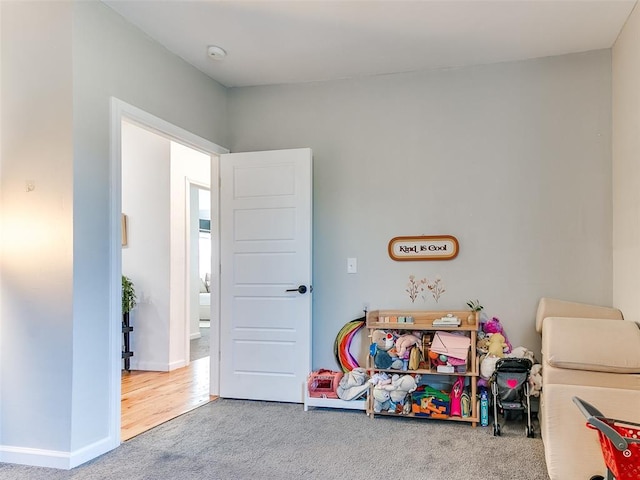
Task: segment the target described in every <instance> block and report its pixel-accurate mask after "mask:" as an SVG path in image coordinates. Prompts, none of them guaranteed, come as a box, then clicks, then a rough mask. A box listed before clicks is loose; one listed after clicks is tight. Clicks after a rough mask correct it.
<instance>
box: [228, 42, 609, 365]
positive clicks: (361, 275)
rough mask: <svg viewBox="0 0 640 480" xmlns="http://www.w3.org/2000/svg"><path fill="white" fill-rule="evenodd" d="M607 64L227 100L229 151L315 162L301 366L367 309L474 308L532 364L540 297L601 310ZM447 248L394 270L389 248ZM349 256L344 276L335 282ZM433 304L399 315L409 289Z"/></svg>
mask: <svg viewBox="0 0 640 480" xmlns="http://www.w3.org/2000/svg"><path fill="white" fill-rule="evenodd" d="M610 64H611V58H610V52H609V51H596V52H590V53H586V54H578V55H568V56H561V57H554V58H545V59H539V60H532V61H523V62H513V63H503V64H497V65H487V66H478V67H472V68H459V69H448V70H438V71H431V72H426V73H409V74H399V75H387V76H379V77H374V78H367V79H360V80H356V79H350V80H343V81H335V82H327V83H315V84H305V85H282V86H271V87H251V88H236V89H231V90H229V118H230V126H229V132H230V135H231V142H230V146H231V149H232V151H234V152H238V151H252V150H270V149H278V148H291V147H311V148H312V149H313V153H314V212H313V213H314V256H313V259H314V278H313V285H314V293H313V295H314V307H313V313H314V328H313V366H314V368H318V367H335V366H336V363H335V360H334V358H333V341H334V339H335V335H336V334H337V332H338V330H339V329H340V327H341V326H342V325H343V324H344V323H345V322H347V321H349V320H351V319H354V318H357V317H358V316H360V315H361V313H362V308H363V304H364V303H368V304H369V305H370V308H372V309H374V308H383V309H389V308H392V309H400V308H403V309H411V308H415V309H428V310H448V309H460V308H463V307H464V305H465V302H466V301H467V300H469V299H472V298H473V299H475V298H478V299H480V301H481V303H483V304H484V306H485V311H486V313H487V314H488V315H489V316H497V317H498V318H500V320H501V321H502V322H503V324H504V327H505V329H506V332H507V335H508V337H509V339H510V340H511V342H512V343H513V344H514V346H516V345H525V346H527V347H529V348H531V349H533V350H534V351H536V352H539V338H538V335H536V333H535V331H534V326H533V323H534V316H535V309H536V305H537V301H538V299H539V297H540V296H543V295H548V296H556V297H560V298H565V299H568V300H576V301H589V302H594V303H600V304H610V303H611V300H612V253H611V243H612V241H611V230H612V213H611V208H612V207H611V138H610V134H611V118H610V115H611V114H610V112H611V68H610ZM429 234H436V235H437V234H452V235H455V236H456V237H457V238H458V240H459V242H460V254H459V256H458V257H457V258H456V259H454V260H452V261H445V262H442V261H441V262H394V261H392V260H391V259H390V258H389V257H388V255H387V243H388V241H389V240H390V239H391V238H392V237H394V236H398V235H429ZM347 257H357V259H358V273H357V274H355V275H349V274H347V273H346V259H347ZM411 274H413V275H415V276H416V277H417V278H418V279H420V278H424V277H426V278H428V279H429V280H434V279H435V278H436V277H437V276H440V277H441V278H442V283H443V284H444V286H445V287H446V292H445V293H444V294H443V295H442V297H441V298H440V300H439V302H438V303H436V302H435V300H434V299H433V298H432V297H431V296H427V298H426V300H422V299H420V298H419V299H418V300H416V302H415V303H413V304H412V303H411V301H410V300H409V297H408V295H407V294H406V292H405V289H406V286H407V281H408V277H409V275H411Z"/></svg>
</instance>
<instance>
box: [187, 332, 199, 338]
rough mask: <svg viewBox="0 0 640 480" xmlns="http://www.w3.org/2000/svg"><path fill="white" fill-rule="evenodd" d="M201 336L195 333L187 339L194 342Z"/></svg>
mask: <svg viewBox="0 0 640 480" xmlns="http://www.w3.org/2000/svg"><path fill="white" fill-rule="evenodd" d="M201 336H202V334H201V333H200V332H196V333H192V334H191V336H190V337H189V339H191V340H195V339H197V338H200V337H201Z"/></svg>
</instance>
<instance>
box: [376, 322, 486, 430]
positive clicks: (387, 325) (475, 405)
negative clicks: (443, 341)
mask: <svg viewBox="0 0 640 480" xmlns="http://www.w3.org/2000/svg"><path fill="white" fill-rule="evenodd" d="M470 313H471V312H469V311H468V310H466V311H462V310H453V311H421V310H413V311H412V310H372V311H370V312H367V320H366V328H367V329H368V330H369V337H371V336H372V333H373V331H374V330H395V331H404V330H407V331H414V332H420V333H421V334H422V335H424V334H428V333H429V332H436V331H444V332H463V333H465V335H467V336H468V337H469V339H470V347H469V354H468V356H467V368H466V371H465V372H462V373H457V372H455V373H443V372H438V371H436V370H435V369H434V368H419V369H414V370H397V369H384V368H377V367H375V365H374V363H373V357H372V356H371V355H368V356H367V372H368V374H369V376H373V375H374V374H376V373H381V372H386V373H388V374H389V376H391V375H393V374H398V375H407V374H409V375H423V376H424V375H429V376H434V377H435V378H437V377H466V378H468V384H469V396H470V399H471V412H470V416H468V417H454V416H448V417H447V418H444V419H441V418H439V419H440V420H445V421H447V420H451V421H456V422H469V423H471V424H472V425H473V426H474V427H475V426H476V424H477V423H478V422H479V421H480V417H479V401H478V400H477V398H476V397H477V393H478V376H479V361H478V357H477V355H476V341H477V337H476V334H477V331H478V314H477V312H476V313H475V314H472V315H473V317H472V318H471V319H470V320H472V321H473V323H469V322H468V319H467V317H469V315H470ZM447 314H451V315H453V316H455V317H458V318H459V319H460V322H461V323H460V326H458V327H454V326H438V325H435V326H434V325H433V322H434V320H436V319H439V318H442V317H446V316H447ZM407 317H409V318H410V319H411V322H410V323H405V322H398V321H397V320H398V319H399V318H400V319H406V318H407ZM386 319H395V321H385V320H386ZM414 348H415V347H414ZM423 353H424V355H425V356H426V353H427V352H423ZM373 404H374V402H373V386H371V387H370V389H369V395H368V397H367V401H366V411H367V415H369V416H371V417H372V418H373V417H374V415H388V416H396V417H410V418H426V419H429V418H430V417H428V416H423V415H416V414H415V413H413V412H412V413H408V414H401V413H392V412H385V411H382V412H374V410H373Z"/></svg>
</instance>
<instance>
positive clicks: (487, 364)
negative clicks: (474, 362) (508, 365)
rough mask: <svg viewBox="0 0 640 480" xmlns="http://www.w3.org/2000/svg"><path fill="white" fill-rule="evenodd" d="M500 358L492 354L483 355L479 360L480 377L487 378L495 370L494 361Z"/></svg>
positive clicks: (496, 361)
mask: <svg viewBox="0 0 640 480" xmlns="http://www.w3.org/2000/svg"><path fill="white" fill-rule="evenodd" d="M498 360H500V358H498V357H495V356H493V355H484V356H483V357H481V360H480V377H482V378H484V379H485V380H489V379H490V378H491V375H493V372H495V370H496V363H498Z"/></svg>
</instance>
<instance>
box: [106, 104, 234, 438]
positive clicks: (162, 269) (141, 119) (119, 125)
mask: <svg viewBox="0 0 640 480" xmlns="http://www.w3.org/2000/svg"><path fill="white" fill-rule="evenodd" d="M123 122H125V123H123ZM127 124H128V125H134V126H136V127H138V128H141V129H143V130H144V131H146V132H147V133H151V134H153V135H155V136H156V138H159V139H160V142H158V145H159V144H160V143H164V146H166V145H169V150H172V149H173V150H175V149H189V150H190V151H191V152H192V153H195V154H198V155H205V156H206V157H207V159H208V163H209V167H210V171H209V172H208V173H207V178H206V179H205V181H201V180H200V181H198V180H194V179H193V178H191V177H190V176H189V175H184V176H183V179H182V180H181V181H179V182H178V183H181V185H180V186H181V189H182V193H181V195H182V200H183V204H184V208H182V209H177V210H176V212H177V213H176V212H172V213H171V214H170V215H169V214H167V209H168V207H169V206H170V205H172V204H173V203H175V202H173V201H172V200H171V199H169V198H168V197H167V195H166V194H167V192H166V191H165V194H164V195H165V196H164V199H159V198H158V196H159V195H160V193H159V192H158V190H161V189H158V188H156V189H155V190H154V188H153V187H152V184H153V182H152V181H151V180H152V179H156V180H160V183H161V184H163V185H164V186H165V187H167V189H168V186H170V185H171V179H170V176H169V173H170V172H167V169H166V168H163V169H161V168H157V167H158V165H155V167H156V168H147V169H146V170H145V171H144V172H141V173H139V174H138V175H136V176H135V178H134V183H137V186H136V188H137V189H138V190H143V191H144V195H141V196H142V198H143V203H144V202H146V203H147V204H148V203H152V202H154V201H157V202H159V203H160V204H164V205H166V206H167V209H165V211H164V213H163V212H162V210H159V211H158V210H156V211H155V213H151V214H148V213H145V212H136V207H133V206H131V205H132V204H125V202H123V197H122V195H123V193H124V188H123V187H124V183H125V182H126V181H127V179H126V176H125V170H124V168H123V155H125V153H124V147H125V145H124V142H123V132H124V130H125V129H126V128H127V127H126V126H124V127H123V125H127ZM111 129H112V142H113V144H112V175H111V178H112V188H111V191H112V211H111V222H112V231H113V232H115V233H116V234H117V235H118V240H119V235H120V223H119V222H115V219H116V218H117V219H118V220H119V219H120V214H121V212H124V213H126V214H127V219H128V225H127V240H128V241H127V248H129V249H131V250H128V251H127V253H126V254H124V255H123V253H124V252H123V250H122V249H121V248H119V247H120V244H119V243H118V245H117V247H116V246H115V245H114V247H116V248H114V249H113V250H112V252H113V255H112V265H111V272H112V282H113V283H112V288H113V290H114V291H116V292H119V291H120V278H121V274H122V273H125V274H127V273H129V272H123V257H124V256H131V255H129V254H130V253H131V252H132V250H134V248H135V246H136V245H137V246H138V248H140V247H141V246H143V245H145V246H143V247H142V250H138V255H136V256H135V258H134V260H133V262H134V264H135V263H136V262H140V260H141V258H142V257H144V256H145V254H147V253H148V252H146V251H145V250H146V249H149V248H150V249H151V250H153V249H154V248H157V247H158V248H159V247H160V246H163V247H167V245H169V247H171V246H173V247H175V246H176V245H181V247H180V248H178V250H180V252H181V253H178V254H174V255H173V256H172V255H169V257H171V258H170V260H169V261H168V262H164V263H163V262H158V259H162V258H166V257H167V255H166V252H165V254H164V256H163V255H162V254H160V255H157V253H158V252H155V253H156V255H155V261H156V265H153V266H152V271H151V275H148V276H147V277H146V278H145V279H144V280H142V281H141V282H140V283H139V285H137V287H139V289H138V288H137V294H138V302H139V305H138V308H139V310H140V311H139V312H134V313H133V318H132V322H133V323H134V334H133V338H134V339H136V334H137V335H138V337H137V339H138V343H137V344H136V342H135V340H132V344H133V345H132V347H133V350H134V357H133V358H132V359H131V360H132V361H131V363H132V368H138V369H145V370H147V371H154V370H155V372H153V373H156V374H162V373H168V374H173V376H174V377H175V374H176V372H177V371H178V370H179V369H181V368H183V367H185V366H187V367H192V368H191V370H192V376H196V377H198V378H200V379H202V377H203V375H204V377H206V380H207V382H206V385H207V386H206V389H205V392H204V393H205V395H206V396H207V397H208V396H209V395H216V394H217V390H218V377H219V376H218V374H217V370H218V364H217V361H218V355H209V356H208V357H207V358H204V359H201V360H200V361H199V365H200V366H199V367H198V368H197V372H193V370H194V368H195V367H194V366H193V365H189V364H190V363H191V362H190V358H189V345H190V335H189V333H188V332H189V325H188V319H189V314H190V311H191V305H190V302H189V301H188V298H190V291H191V290H193V289H196V292H197V291H198V283H197V282H192V281H191V279H190V275H189V271H188V269H187V268H186V266H187V265H188V263H189V262H187V258H188V256H189V254H190V250H191V249H190V248H189V242H187V241H186V238H187V237H186V225H187V224H188V223H189V222H188V221H187V216H188V215H189V212H190V209H189V202H188V192H189V190H188V186H189V185H190V184H192V183H193V184H197V183H200V184H201V185H200V186H206V187H209V186H210V185H214V186H215V187H216V188H217V178H218V162H219V157H218V155H219V154H221V153H225V152H227V150H226V149H224V148H222V147H219V146H218V145H215V144H213V143H211V142H208V141H206V140H204V139H202V138H200V137H197V136H195V135H193V134H191V133H189V132H187V131H184V130H182V129H180V128H178V127H176V126H174V125H171V124H169V123H167V122H165V121H163V120H161V119H159V118H157V117H154V116H153V115H150V114H147V113H146V112H144V111H142V110H140V109H138V108H136V107H133V106H131V105H128V104H126V103H124V102H122V101H120V100H117V99H112V125H111ZM167 163H168V164H169V165H171V162H167ZM212 179H215V182H212ZM177 190H180V189H177ZM124 205H128V206H127V207H126V208H127V209H129V208H131V209H132V210H127V211H125V210H124V209H123V206H124ZM147 206H148V205H147ZM209 207H210V210H211V211H216V212H217V209H218V201H217V190H216V193H215V194H214V195H211V196H210V205H209ZM176 216H177V217H178V220H181V221H182V223H183V224H184V225H185V226H184V227H183V229H182V232H181V233H180V232H178V233H175V232H174V233H173V234H171V235H169V236H168V238H167V235H164V236H162V235H160V236H158V235H154V232H156V233H157V230H156V229H157V228H158V225H160V226H161V227H163V228H168V227H167V226H168V224H169V223H170V221H174V220H175V217H176ZM168 217H170V218H168ZM178 223H179V222H178ZM167 231H168V230H167ZM210 231H216V232H217V231H218V223H217V221H216V219H215V216H214V219H213V221H210ZM145 236H146V237H147V238H148V241H147V242H142V240H143V239H144V237H145ZM149 237H150V238H149ZM112 241H113V239H112ZM211 241H213V242H215V241H217V240H216V239H215V238H214V239H212V240H211ZM218 250H219V249H218V246H217V245H212V246H211V248H210V251H211V252H212V253H213V254H212V255H211V259H210V265H217V264H218V256H217V255H216V254H215V253H214V252H217V251H218ZM129 260H131V259H129ZM171 262H174V263H171ZM158 264H159V265H158ZM175 265H178V267H177V268H176V266H175ZM180 266H181V268H180ZM167 271H173V272H178V275H177V279H176V278H172V279H171V280H170V281H164V282H163V283H164V284H169V295H170V296H171V300H170V301H167V302H165V300H164V298H163V295H162V293H161V291H159V290H157V289H155V286H156V283H154V282H158V283H161V281H160V280H159V278H160V277H162V274H164V273H166V272H167ZM210 272H211V278H210V284H211V286H212V290H211V301H210V304H211V305H214V308H210V315H209V316H210V325H211V328H210V331H211V332H212V333H213V334H212V335H211V341H210V349H211V351H214V352H217V351H218V348H219V340H218V335H217V331H218V329H219V321H218V318H219V313H218V309H217V307H215V306H216V305H218V304H219V302H218V297H219V291H218V290H217V285H218V280H217V275H216V274H217V271H216V270H214V269H210ZM131 276H133V275H131ZM165 278H166V277H165ZM134 283H135V279H134ZM159 292H160V293H159ZM169 295H167V297H169ZM174 295H175V298H174V297H173V296H174ZM118 297H119V294H118V295H117V296H115V295H114V296H112V299H113V300H116V299H118ZM163 302H165V303H163ZM167 303H168V305H167ZM116 307H117V308H116ZM161 310H162V312H163V315H164V316H163V315H160V314H159V311H161ZM112 312H113V313H112V318H113V325H114V327H113V330H112V336H111V339H112V340H111V341H112V344H113V345H114V347H116V346H117V347H116V348H117V350H116V351H117V352H118V354H117V355H114V357H113V366H112V368H113V370H112V372H113V375H112V379H111V391H112V392H113V395H112V397H111V405H112V408H111V412H112V416H111V425H112V431H113V436H114V437H118V438H119V437H120V435H119V433H120V430H121V423H122V404H121V401H122V398H123V395H122V393H123V386H122V383H121V380H122V377H121V367H122V362H121V359H120V358H119V357H120V355H119V350H120V348H119V347H120V345H121V343H122V334H121V332H120V328H119V325H120V308H119V304H117V305H116V304H115V302H114V305H113V308H112ZM136 313H139V314H141V315H140V316H141V317H142V316H145V315H146V317H147V320H149V319H150V318H155V319H158V318H159V319H160V321H159V324H157V325H151V327H152V328H148V327H149V325H147V326H146V327H145V326H143V324H141V323H138V329H136V328H135V326H136V325H135V317H136ZM194 313H195V314H196V315H197V314H198V310H197V309H196V311H195V312H194ZM155 327H160V328H155ZM145 328H146V331H145ZM158 330H160V333H159V332H158ZM144 334H148V335H144ZM159 337H160V338H159ZM154 340H155V341H158V340H160V342H164V343H168V345H169V348H168V351H166V349H165V351H164V352H158V351H154V349H153V348H151V349H149V348H148V347H149V345H148V343H150V342H151V343H152V342H153V341H154ZM145 348H147V352H149V351H151V356H146V358H141V356H140V355H138V358H136V349H137V350H138V352H139V354H141V353H143V352H144V350H145ZM114 350H115V349H114ZM158 353H160V354H158ZM134 359H135V360H137V364H136V361H135V360H134ZM203 362H204V363H206V365H204V367H203V366H202V364H203ZM194 363H195V362H194ZM205 367H206V368H205ZM203 372H205V373H204V374H203ZM170 383H175V382H170ZM129 393H130V391H128V392H127V394H129ZM145 396H146V395H145ZM165 421H166V420H165Z"/></svg>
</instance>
